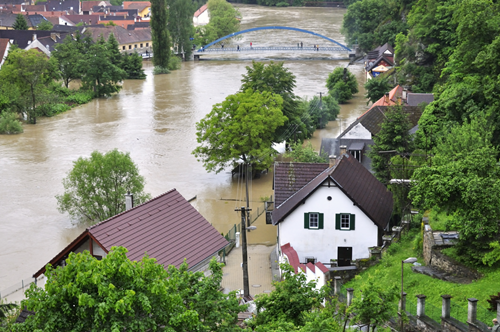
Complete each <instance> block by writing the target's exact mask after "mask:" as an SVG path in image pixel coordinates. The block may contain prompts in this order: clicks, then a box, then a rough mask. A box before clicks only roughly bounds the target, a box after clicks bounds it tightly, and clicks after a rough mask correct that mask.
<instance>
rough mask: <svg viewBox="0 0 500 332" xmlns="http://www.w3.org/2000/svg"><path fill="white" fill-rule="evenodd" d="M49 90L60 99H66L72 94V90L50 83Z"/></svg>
mask: <svg viewBox="0 0 500 332" xmlns="http://www.w3.org/2000/svg"><path fill="white" fill-rule="evenodd" d="M49 90H50V91H52V92H55V93H56V94H57V95H58V96H60V97H67V96H69V95H71V94H72V92H73V90H70V89H68V88H67V87H65V86H62V85H61V84H60V83H56V82H52V83H50V84H49Z"/></svg>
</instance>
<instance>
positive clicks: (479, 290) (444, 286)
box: [345, 222, 500, 324]
mask: <svg viewBox="0 0 500 332" xmlns="http://www.w3.org/2000/svg"><path fill="white" fill-rule="evenodd" d="M419 228H420V226H419V225H418V222H416V224H414V228H413V229H412V230H411V231H410V232H409V233H407V234H405V235H404V236H403V237H402V239H401V241H400V242H398V243H393V244H391V245H390V247H389V248H388V250H387V252H386V253H385V254H384V255H383V257H382V260H381V261H380V262H379V263H378V264H377V265H375V266H373V267H371V268H369V269H367V270H366V271H364V272H362V273H361V274H360V275H359V276H357V277H356V278H355V279H354V280H352V281H350V282H349V283H347V284H346V285H345V286H346V287H351V288H354V296H355V297H357V296H361V294H360V292H359V291H360V290H361V289H362V288H363V287H365V286H367V285H368V283H369V282H370V280H376V281H377V283H378V284H380V285H384V287H385V288H390V287H397V288H399V289H400V287H401V261H402V260H405V259H407V258H408V257H415V256H418V255H419V254H421V250H420V249H419V248H416V247H414V242H415V239H416V238H417V237H418V234H419V233H420V229H419ZM419 262H420V263H423V261H422V259H419ZM479 271H480V272H481V273H482V274H483V275H484V276H483V277H482V278H481V279H479V280H477V281H475V282H472V283H470V284H456V283H452V282H447V281H443V280H439V279H434V278H431V277H429V276H426V275H423V274H420V273H413V272H411V269H410V266H407V264H405V266H404V291H405V292H406V293H407V294H408V295H407V296H406V299H407V303H409V304H408V305H407V307H408V306H410V307H411V306H415V304H416V295H418V294H424V295H426V296H427V298H426V306H428V308H427V309H429V312H428V311H427V310H426V313H427V314H428V315H429V314H430V311H431V306H432V307H434V308H439V314H440V313H441V311H440V310H441V309H440V308H441V303H442V298H441V295H444V294H449V295H451V296H452V300H451V301H452V305H453V306H455V305H456V306H459V307H461V308H462V309H463V310H461V311H458V310H456V311H454V312H453V313H454V314H456V313H457V312H459V314H458V317H455V318H457V319H459V320H461V321H462V322H465V321H466V320H467V305H468V301H467V299H468V298H471V297H474V298H477V299H478V300H479V302H478V304H479V306H481V307H484V308H487V307H488V302H487V300H488V299H489V298H490V295H491V294H492V290H493V289H492V285H496V284H497V282H498V280H499V278H500V269H495V268H486V267H481V268H479ZM394 306H397V303H395V304H394ZM480 309H481V308H480ZM482 312H483V313H484V310H483V311H482ZM488 315H491V317H489V316H488ZM487 316H488V317H486V318H483V317H481V319H482V320H484V323H487V324H491V319H493V318H494V317H495V314H494V313H491V314H487ZM434 319H438V320H439V315H438V316H437V317H435V316H434Z"/></svg>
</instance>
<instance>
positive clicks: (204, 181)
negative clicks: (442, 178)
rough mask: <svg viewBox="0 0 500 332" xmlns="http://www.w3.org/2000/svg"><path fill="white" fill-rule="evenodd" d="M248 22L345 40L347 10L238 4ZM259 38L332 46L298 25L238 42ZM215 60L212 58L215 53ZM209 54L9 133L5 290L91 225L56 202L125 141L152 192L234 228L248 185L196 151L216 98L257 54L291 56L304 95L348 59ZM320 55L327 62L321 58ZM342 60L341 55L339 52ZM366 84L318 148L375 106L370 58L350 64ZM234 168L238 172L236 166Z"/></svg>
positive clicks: (1, 214)
mask: <svg viewBox="0 0 500 332" xmlns="http://www.w3.org/2000/svg"><path fill="white" fill-rule="evenodd" d="M238 8H239V9H240V12H241V14H242V17H243V20H242V24H241V29H242V30H243V29H248V28H251V27H258V26H266V25H282V26H293V27H297V28H301V29H306V30H310V31H314V32H316V33H320V34H322V35H325V36H328V37H330V38H332V39H334V40H337V41H339V42H341V43H343V37H342V36H341V35H340V32H339V30H340V26H341V23H342V16H343V14H344V13H345V10H344V9H336V8H268V7H258V6H248V5H240V6H238ZM250 41H251V42H252V43H253V45H255V46H263V45H271V44H275V45H284V44H295V45H296V44H297V42H303V43H304V45H313V44H319V45H320V49H321V45H326V43H327V41H325V40H323V39H320V38H318V37H315V36H312V35H306V34H302V33H299V32H292V31H276V32H274V31H271V32H269V31H263V32H252V33H249V34H244V35H243V36H242V38H241V39H240V40H238V41H237V42H235V43H241V45H244V44H247V43H249V42H250ZM207 58H208V57H207ZM209 58H210V60H206V61H199V62H193V61H191V62H185V63H183V64H182V68H181V69H180V70H177V71H174V72H172V73H171V74H169V75H158V76H153V75H152V65H151V63H149V62H146V63H145V70H146V74H147V78H146V79H145V80H137V81H135V80H130V81H126V82H124V85H123V89H122V91H121V92H120V93H119V94H118V95H116V96H113V97H111V98H107V99H98V100H93V101H92V102H90V103H89V104H87V105H83V106H80V107H77V108H74V109H73V110H71V111H68V112H66V113H64V114H61V115H58V116H56V117H53V118H40V119H39V121H38V122H37V124H36V125H25V126H24V130H25V132H24V133H23V134H21V135H14V136H7V135H1V136H0V290H2V289H4V288H6V287H8V286H10V285H12V284H14V283H16V282H20V280H21V279H24V278H28V277H30V276H31V275H32V274H33V273H34V272H36V271H37V270H38V269H40V268H41V267H42V266H43V265H44V264H46V263H47V262H48V261H49V260H50V259H51V258H52V257H54V256H55V255H56V254H57V253H58V252H59V251H60V250H61V249H63V248H64V247H65V246H66V245H67V244H68V243H70V242H71V241H72V240H73V239H74V238H75V237H76V236H77V235H79V234H80V233H81V231H82V230H83V228H82V227H79V226H75V225H73V224H72V223H71V220H70V219H69V217H68V216H67V215H63V214H60V213H59V212H58V210H57V201H56V199H55V197H54V196H55V195H57V194H61V193H62V192H63V186H62V179H63V178H64V177H65V176H66V174H67V173H68V171H69V170H70V169H71V168H72V162H73V161H75V160H76V159H77V158H78V157H80V156H84V157H88V156H90V153H91V152H92V151H93V150H99V151H101V152H105V151H109V150H111V149H114V148H118V149H119V150H121V151H127V152H130V155H131V157H132V159H133V160H134V162H135V163H136V164H137V165H138V167H139V170H140V173H141V174H142V175H143V176H144V177H145V179H146V187H145V190H146V191H147V192H149V193H151V194H152V196H157V195H159V194H162V193H164V192H166V191H168V190H170V189H172V188H176V189H177V190H178V191H179V192H180V193H181V194H182V195H183V196H184V197H185V198H186V199H190V198H191V197H194V196H196V197H197V198H196V199H195V200H194V201H193V202H192V204H193V206H195V208H196V209H197V210H198V211H199V212H200V213H201V214H202V215H203V216H204V217H205V218H206V219H207V220H208V221H209V222H211V223H212V224H213V226H214V227H216V228H217V230H218V231H220V232H224V233H226V232H227V231H228V230H229V228H230V227H232V226H233V225H234V224H235V223H239V222H240V219H239V218H240V217H239V214H238V213H237V212H235V211H234V209H235V208H237V207H240V206H242V205H244V198H245V195H244V192H245V191H244V189H245V188H244V183H242V182H241V180H240V179H239V178H237V177H234V178H231V175H230V174H228V173H227V172H222V173H219V174H214V173H207V172H206V171H205V169H204V168H203V166H202V164H201V163H198V162H197V161H196V159H195V157H194V156H193V155H192V154H191V151H192V150H193V149H194V148H195V147H196V135H195V123H196V122H197V121H199V120H200V119H202V118H203V117H204V116H205V115H206V114H207V113H209V112H210V110H211V107H212V105H213V104H215V103H219V102H221V101H223V100H224V98H225V97H226V96H228V95H229V94H233V93H236V92H237V91H238V90H239V87H240V85H241V75H242V74H244V73H245V72H246V69H245V66H248V65H251V61H252V60H257V61H269V60H274V61H285V66H286V67H287V68H289V69H290V71H291V72H292V73H294V74H295V75H296V79H297V87H296V89H295V93H296V94H297V95H298V96H301V97H306V96H307V97H309V98H311V97H313V96H314V95H318V94H319V92H323V93H326V92H327V89H326V87H325V81H326V78H327V76H328V74H329V73H330V72H331V71H332V70H333V69H334V68H335V67H338V66H341V67H345V66H346V65H347V61H346V60H332V59H331V55H329V54H322V53H321V52H318V54H307V53H298V54H282V53H281V54H280V53H277V54H271V53H266V54H238V55H221V56H212V55H210V57H209ZM317 58H321V60H316V59H317ZM337 59H338V57H337ZM349 69H350V70H351V71H352V72H353V73H354V74H355V75H356V77H357V78H358V82H359V83H360V93H358V95H357V96H355V97H354V98H353V99H352V100H351V102H350V103H349V104H347V105H342V108H341V113H340V115H339V119H338V121H334V122H330V123H329V124H328V126H327V128H325V129H323V130H319V131H316V133H315V134H314V137H313V138H312V140H311V142H312V143H313V146H314V147H315V148H316V149H319V146H320V144H321V138H322V137H334V136H336V135H337V134H338V133H339V131H340V129H345V128H346V127H347V125H348V124H349V123H350V122H352V121H353V120H354V119H355V118H356V117H357V116H359V115H360V114H362V113H363V112H364V111H365V110H366V109H367V106H366V99H365V98H363V94H364V90H363V88H362V85H363V84H364V75H363V70H362V66H360V65H355V66H350V67H349ZM228 171H229V170H228ZM250 189H251V190H250V195H249V196H250V201H251V208H252V209H255V210H256V208H257V207H258V206H259V205H260V204H261V203H260V199H261V197H264V196H270V195H272V172H270V173H269V174H267V175H263V176H262V177H261V178H260V179H256V180H253V181H251V183H250ZM256 225H257V227H258V228H257V230H256V231H252V232H251V233H249V236H248V239H249V242H250V243H262V244H272V243H275V242H276V229H275V227H274V226H271V225H265V221H264V218H260V219H259V220H258V221H257V223H256Z"/></svg>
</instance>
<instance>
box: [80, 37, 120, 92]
mask: <svg viewBox="0 0 500 332" xmlns="http://www.w3.org/2000/svg"><path fill="white" fill-rule="evenodd" d="M112 55H113V51H111V50H110V48H109V44H107V43H106V42H105V41H104V38H102V36H101V38H99V40H98V41H97V42H96V43H94V44H92V45H90V47H89V49H88V53H87V54H85V55H84V59H83V62H82V71H83V73H84V74H83V77H82V83H83V87H84V88H85V89H88V90H91V91H93V93H94V95H95V96H96V97H102V96H110V95H112V94H113V93H116V92H118V91H120V89H121V85H119V84H118V83H120V82H121V81H123V80H124V79H125V78H126V77H127V73H126V72H125V71H124V70H123V69H121V68H120V67H118V66H117V65H115V64H113V57H112Z"/></svg>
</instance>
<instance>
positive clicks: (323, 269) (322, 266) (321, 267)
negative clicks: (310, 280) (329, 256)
mask: <svg viewBox="0 0 500 332" xmlns="http://www.w3.org/2000/svg"><path fill="white" fill-rule="evenodd" d="M314 265H316V267H317V268H318V269H320V270H321V272H323V273H327V272H329V271H330V270H328V268H327V267H326V266H325V265H323V263H321V262H316V264H314Z"/></svg>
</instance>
